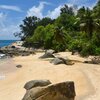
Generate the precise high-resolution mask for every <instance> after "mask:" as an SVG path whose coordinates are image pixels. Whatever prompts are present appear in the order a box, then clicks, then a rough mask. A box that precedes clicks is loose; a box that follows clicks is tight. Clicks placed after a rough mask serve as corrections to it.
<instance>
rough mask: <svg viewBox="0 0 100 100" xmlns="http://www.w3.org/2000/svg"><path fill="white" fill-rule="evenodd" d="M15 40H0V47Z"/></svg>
mask: <svg viewBox="0 0 100 100" xmlns="http://www.w3.org/2000/svg"><path fill="white" fill-rule="evenodd" d="M16 41H17V40H0V47H4V46H8V45H10V44H11V43H13V42H16Z"/></svg>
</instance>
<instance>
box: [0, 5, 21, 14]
mask: <svg viewBox="0 0 100 100" xmlns="http://www.w3.org/2000/svg"><path fill="white" fill-rule="evenodd" d="M0 9H7V10H13V11H17V12H21V11H22V10H21V9H20V8H19V7H17V6H11V5H0Z"/></svg>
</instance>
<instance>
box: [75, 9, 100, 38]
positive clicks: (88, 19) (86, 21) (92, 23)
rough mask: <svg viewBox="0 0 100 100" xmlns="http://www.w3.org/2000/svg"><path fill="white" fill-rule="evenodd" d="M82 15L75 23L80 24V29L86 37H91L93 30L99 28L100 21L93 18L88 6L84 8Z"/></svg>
mask: <svg viewBox="0 0 100 100" xmlns="http://www.w3.org/2000/svg"><path fill="white" fill-rule="evenodd" d="M83 15H84V16H82V17H80V18H78V19H77V21H76V23H79V24H80V30H81V31H84V32H85V33H87V36H88V38H89V39H91V38H92V36H93V32H95V31H97V29H98V28H100V22H99V21H98V20H97V19H94V17H93V15H92V11H91V10H90V9H89V8H87V9H86V10H85V13H84V14H83ZM76 23H75V24H76Z"/></svg>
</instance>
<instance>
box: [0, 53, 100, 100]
mask: <svg viewBox="0 0 100 100" xmlns="http://www.w3.org/2000/svg"><path fill="white" fill-rule="evenodd" d="M43 54H44V53H36V54H35V55H30V56H18V57H14V58H12V59H10V60H9V61H8V62H7V63H4V64H1V65H0V72H2V73H3V75H5V78H4V79H2V80H0V100H21V99H22V98H23V96H24V94H25V93H26V90H25V89H24V88H23V87H24V85H25V83H26V82H28V81H30V80H38V79H48V80H50V81H51V82H52V83H60V82H64V81H74V83H75V91H76V99H75V100H100V94H99V93H100V86H99V85H100V81H99V80H100V65H94V64H85V63H82V62H84V61H85V60H87V58H82V57H80V56H78V55H71V52H60V53H58V54H56V56H60V57H64V58H66V57H68V58H69V59H72V60H77V61H79V62H76V63H75V64H74V65H64V64H60V65H53V64H51V63H50V62H49V61H50V59H39V57H40V56H41V55H43ZM19 64H20V65H22V68H16V65H19ZM3 67H5V68H4V69H3Z"/></svg>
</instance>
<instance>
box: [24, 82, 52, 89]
mask: <svg viewBox="0 0 100 100" xmlns="http://www.w3.org/2000/svg"><path fill="white" fill-rule="evenodd" d="M49 84H51V82H50V81H49V80H32V81H29V82H27V83H26V84H25V86H24V88H25V89H26V90H29V89H31V88H34V87H38V86H41V87H42V86H47V85H49Z"/></svg>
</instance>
